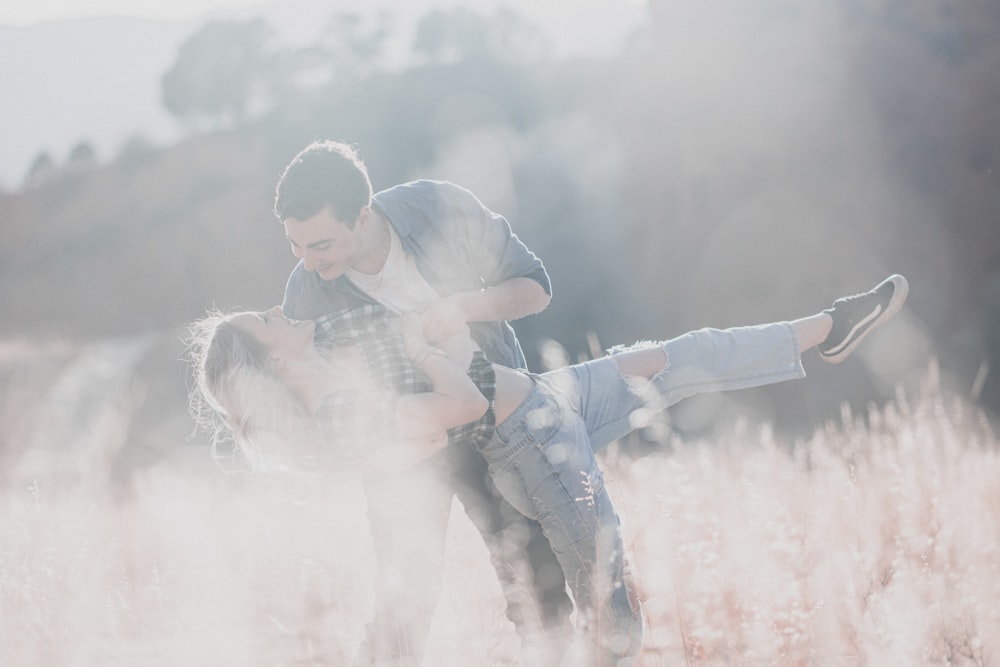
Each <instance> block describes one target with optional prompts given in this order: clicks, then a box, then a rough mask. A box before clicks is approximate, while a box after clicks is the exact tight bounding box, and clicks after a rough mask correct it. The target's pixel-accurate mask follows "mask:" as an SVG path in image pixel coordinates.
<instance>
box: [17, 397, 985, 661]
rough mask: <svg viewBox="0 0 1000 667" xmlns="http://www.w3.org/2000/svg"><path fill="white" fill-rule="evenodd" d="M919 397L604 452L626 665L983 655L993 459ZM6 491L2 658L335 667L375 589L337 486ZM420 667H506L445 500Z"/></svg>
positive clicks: (358, 506) (241, 478) (966, 413)
mask: <svg viewBox="0 0 1000 667" xmlns="http://www.w3.org/2000/svg"><path fill="white" fill-rule="evenodd" d="M998 453H1000V450H998V443H997V440H996V438H995V436H994V435H993V434H992V431H991V429H990V427H989V426H988V425H987V424H986V422H985V421H984V419H983V418H982V417H981V415H980V414H979V413H978V412H977V411H976V410H974V409H973V408H972V407H970V406H969V405H967V404H965V403H963V402H962V401H961V400H959V399H957V398H954V397H950V396H948V395H945V394H944V393H943V392H942V391H941V390H939V389H937V388H936V387H935V386H934V384H933V382H929V383H928V385H927V387H925V389H924V390H923V392H922V393H920V395H918V396H912V397H907V396H903V395H900V396H898V397H897V399H896V400H895V401H894V402H892V403H890V404H889V405H887V406H886V407H885V408H883V409H879V410H872V411H871V412H870V413H869V414H865V415H850V414H847V413H846V412H845V414H844V415H843V417H842V419H841V420H840V421H838V422H837V423H831V424H828V425H826V426H825V427H824V428H822V429H820V430H818V431H817V432H816V433H815V435H814V436H813V437H812V438H811V439H809V440H808V441H806V442H801V443H797V445H796V446H794V447H789V446H786V445H784V444H778V443H776V442H775V440H774V438H772V437H771V435H770V434H769V432H768V430H767V429H759V428H758V427H755V426H754V427H751V426H746V427H738V428H736V429H734V430H733V432H732V433H731V435H730V436H727V437H725V438H721V439H718V440H714V441H712V442H684V443H682V442H680V441H669V440H668V441H667V442H664V443H662V448H661V451H659V452H657V453H654V454H651V455H649V456H645V457H643V458H640V459H633V458H631V457H626V456H624V455H623V454H622V453H621V452H620V451H618V450H612V451H610V452H609V453H607V454H606V455H604V458H603V461H604V464H605V469H606V471H607V477H608V480H609V484H610V487H611V492H612V495H613V497H614V498H615V501H616V503H617V506H618V508H619V510H620V512H621V514H622V518H623V522H624V526H625V533H626V538H627V541H628V543H629V545H630V548H631V551H632V557H633V561H634V565H635V570H636V573H637V576H638V579H639V582H640V588H641V593H642V597H643V599H644V602H645V607H646V612H647V615H648V618H649V629H648V633H647V637H646V642H645V646H646V649H645V653H644V656H643V658H642V661H641V663H640V664H642V665H655V666H660V665H684V664H687V665H873V666H881V665H966V664H967V665H989V664H998V663H1000V483H998V480H1000V456H998ZM74 479H75V481H74V482H72V483H70V482H65V483H60V482H57V481H52V480H51V479H48V478H44V477H21V478H18V477H16V476H10V477H9V478H8V481H7V483H6V485H5V486H4V487H3V488H2V496H0V664H3V665H12V666H21V665H25V666H27V665H31V666H33V665H40V666H41V665H44V666H50V665H102V666H110V665H170V666H174V665H185V666H200V665H205V666H216V665H245V666H251V665H321V664H322V665H343V664H348V663H349V659H350V656H351V655H352V653H353V652H354V650H355V649H356V647H357V645H358V643H359V642H360V640H361V636H362V633H363V629H364V623H365V622H366V620H367V619H368V615H369V613H370V610H371V604H372V599H371V590H372V586H371V582H372V579H373V576H374V568H373V563H372V553H371V546H370V542H369V537H368V532H367V525H366V522H365V519H364V496H363V494H362V493H361V492H360V490H359V487H358V485H357V483H356V482H355V481H354V480H351V479H342V480H335V481H334V482H330V481H329V480H316V479H302V478H295V479H289V478H281V477H274V478H254V477H248V476H245V475H232V474H228V475H227V474H224V473H223V472H222V471H221V470H218V469H217V468H214V467H203V468H196V467H192V466H189V465H180V464H177V463H173V464H163V465H158V466H152V467H149V468H148V469H146V470H145V471H144V472H142V473H140V474H138V475H137V477H136V478H135V479H134V481H133V484H132V486H131V487H130V491H129V492H128V493H117V494H115V493H109V492H105V490H104V489H102V488H99V487H98V486H95V485H94V484H87V483H84V482H81V481H80V479H78V478H74ZM454 510H455V511H453V514H452V521H451V525H450V527H449V536H448V544H447V550H448V578H447V583H446V586H445V590H444V592H443V596H442V600H441V603H440V604H439V606H438V609H437V613H436V615H435V617H434V621H433V625H432V630H431V637H430V641H429V646H428V657H427V660H426V662H425V664H427V665H442V666H446V665H454V666H456V667H457V666H469V665H517V664H519V663H518V662H517V644H516V639H515V635H514V632H513V628H512V626H511V625H510V624H509V622H508V621H507V620H506V619H505V617H504V615H503V605H502V598H501V596H500V591H499V586H498V585H497V583H496V581H495V579H494V576H493V573H492V570H491V568H490V566H489V564H488V561H487V556H486V551H485V548H484V547H483V546H482V544H481V543H480V542H479V541H478V538H477V536H476V535H475V532H474V529H473V528H472V527H471V525H470V524H469V523H468V521H467V519H465V517H464V515H463V514H462V512H461V511H460V508H458V507H455V508H454Z"/></svg>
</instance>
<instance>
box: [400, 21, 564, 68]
mask: <svg viewBox="0 0 1000 667" xmlns="http://www.w3.org/2000/svg"><path fill="white" fill-rule="evenodd" d="M413 50H414V51H415V52H416V53H417V54H420V55H423V56H424V57H426V58H427V59H428V60H429V61H430V62H432V63H437V64H447V63H455V62H460V61H463V60H470V59H484V58H489V59H493V60H498V61H501V62H522V63H523V62H532V61H537V60H540V59H541V58H543V57H544V55H545V54H546V53H547V52H548V46H547V43H546V41H545V39H544V37H543V35H542V32H541V30H539V28H538V27H537V26H535V25H533V24H532V23H530V22H529V21H527V20H526V19H525V18H524V17H522V16H520V15H519V14H516V13H515V12H513V11H511V10H510V9H508V8H506V7H504V8H501V9H498V10H497V12H496V13H495V14H494V15H493V16H492V17H488V16H484V15H483V14H479V13H478V12H475V11H472V10H470V9H466V8H464V7H456V8H454V9H435V10H433V11H431V12H430V13H428V14H427V15H425V16H424V17H423V18H422V19H421V20H420V23H419V24H418V25H417V31H416V35H415V37H414V40H413Z"/></svg>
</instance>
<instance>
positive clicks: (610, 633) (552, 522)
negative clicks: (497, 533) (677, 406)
mask: <svg viewBox="0 0 1000 667" xmlns="http://www.w3.org/2000/svg"><path fill="white" fill-rule="evenodd" d="M651 345H652V344H651ZM655 345H660V346H662V347H663V349H664V351H665V352H666V354H667V363H666V365H665V366H664V368H663V370H661V371H660V372H659V373H657V375H655V376H654V377H653V378H652V379H651V380H646V379H645V378H634V377H625V376H623V375H622V373H621V372H620V370H619V368H618V364H617V363H616V362H615V360H614V355H612V356H608V357H604V358H601V359H597V360H594V361H588V362H586V363H582V364H576V365H574V366H568V367H566V368H561V369H559V370H556V371H551V372H548V373H544V374H541V375H535V376H533V377H534V379H535V388H534V390H533V391H532V392H531V394H530V395H529V396H528V398H527V399H526V400H525V401H524V402H523V403H522V404H521V405H520V406H519V407H518V408H517V409H516V410H515V411H514V413H513V414H512V415H511V416H510V417H509V418H507V419H506V420H505V421H504V422H503V423H502V424H500V425H498V426H497V428H496V433H495V434H494V436H493V438H492V439H491V440H490V442H489V443H488V444H486V445H485V446H483V447H482V448H481V453H482V455H483V457H484V458H485V459H486V461H487V462H488V463H489V471H490V476H491V477H492V478H493V481H494V483H495V484H496V487H497V488H498V489H499V491H500V493H501V494H502V495H503V496H504V498H505V499H506V500H507V502H509V503H510V504H511V505H512V506H513V507H514V508H516V509H517V510H518V511H519V512H521V513H522V514H524V515H525V516H528V517H530V518H532V519H536V520H537V521H538V522H539V523H540V524H541V526H542V530H543V532H544V533H545V536H546V537H547V538H548V540H549V542H550V544H551V545H552V549H553V551H554V552H555V554H556V557H557V558H558V560H559V564H560V565H561V567H562V569H563V573H564V574H565V576H566V581H567V583H568V585H569V587H570V589H571V591H572V593H573V598H574V600H575V602H576V605H577V609H578V614H579V615H580V616H579V620H580V622H581V626H582V627H583V629H584V631H585V632H587V633H588V635H589V636H590V638H591V639H592V640H593V642H594V644H595V651H596V652H595V656H594V657H595V659H596V660H597V664H601V665H604V664H610V665H618V666H619V667H625V665H629V664H632V662H631V661H630V658H635V657H636V656H637V655H638V653H639V648H640V646H641V644H642V611H641V609H640V607H639V604H638V601H637V600H636V599H635V597H634V595H633V594H632V592H631V584H630V582H629V581H628V577H627V574H626V571H627V567H626V562H625V554H624V546H623V543H622V536H621V530H620V526H619V520H618V515H617V513H616V512H615V509H614V506H613V505H612V502H611V498H610V497H609V496H608V493H607V490H606V489H605V487H604V477H603V475H602V473H601V470H600V468H599V467H598V465H597V461H596V460H595V458H594V452H595V451H598V450H600V449H601V448H603V447H605V446H607V445H608V444H609V443H611V442H613V441H614V440H617V439H618V438H621V437H622V436H624V435H626V434H628V433H629V432H630V431H632V430H634V429H635V428H636V427H637V426H638V425H640V422H641V419H642V416H643V415H642V414H641V413H640V412H637V411H645V410H653V411H658V410H662V409H664V408H666V407H668V406H670V405H673V404H674V403H677V402H678V401H680V400H682V399H684V398H687V397H689V396H693V395H695V394H699V393H704V392H713V391H730V390H735V389H746V388H749V387H757V386H761V385H766V384H772V383H776V382H783V381H785V380H792V379H797V378H802V377H804V376H805V371H804V370H803V369H802V363H801V359H800V357H799V349H798V344H797V342H796V339H795V336H794V334H793V332H792V328H791V325H790V324H788V323H787V322H781V323H775V324H765V325H759V326H752V327H738V328H733V329H725V330H719V329H700V330H698V331H692V332H689V333H687V334H684V335H683V336H680V337H678V338H674V339H672V340H669V341H666V342H663V343H655Z"/></svg>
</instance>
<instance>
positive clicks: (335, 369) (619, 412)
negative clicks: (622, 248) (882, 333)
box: [192, 275, 908, 665]
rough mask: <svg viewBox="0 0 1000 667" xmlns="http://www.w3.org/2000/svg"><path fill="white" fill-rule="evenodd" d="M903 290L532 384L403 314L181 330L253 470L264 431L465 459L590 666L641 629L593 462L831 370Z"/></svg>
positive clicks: (229, 319) (710, 332) (221, 319)
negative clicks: (537, 561) (815, 368)
mask: <svg viewBox="0 0 1000 667" xmlns="http://www.w3.org/2000/svg"><path fill="white" fill-rule="evenodd" d="M907 291H908V286H907V283H906V280H905V279H904V278H903V277H902V276H898V275H894V276H890V277H889V278H888V279H886V280H885V281H883V282H882V283H880V284H879V285H878V286H876V287H875V288H874V289H873V290H871V291H870V292H866V293H863V294H860V295H856V296H853V297H847V298H845V299H839V300H837V301H836V302H835V303H834V306H833V307H832V308H830V309H828V310H826V311H822V312H820V313H817V314H815V315H812V316H809V317H805V318H802V319H797V320H794V321H791V322H779V323H772V324H764V325H758V326H751V327H739V328H733V329H726V330H717V329H702V330H699V331H694V332H690V333H687V334H685V335H683V336H680V337H679V338H675V339H672V340H669V341H666V342H663V343H644V344H638V345H636V346H633V347H631V348H628V349H618V350H615V351H613V353H612V354H611V355H609V356H607V357H604V358H602V359H597V360H594V361H589V362H586V363H583V364H577V365H574V366H569V367H567V368H563V369H559V370H556V371H552V372H548V373H543V374H541V375H535V374H530V373H527V372H524V371H515V370H511V369H508V368H505V367H503V366H498V365H492V364H490V363H489V362H488V361H487V360H485V359H484V358H483V356H482V355H481V353H470V351H469V349H468V346H467V345H466V343H467V341H463V340H452V341H449V344H448V345H447V347H449V348H450V349H449V353H448V354H445V352H444V351H442V349H439V348H437V347H433V346H431V345H429V344H428V343H427V341H426V340H425V339H424V337H423V335H422V332H421V329H420V324H419V319H418V318H417V317H416V316H405V317H403V318H401V321H399V322H400V324H401V326H400V327H399V329H398V331H397V330H395V329H394V327H393V325H391V324H390V322H396V321H398V320H397V318H393V319H389V318H386V317H385V313H384V312H381V311H377V310H376V311H373V312H372V313H371V315H372V317H371V327H372V328H371V331H370V335H367V336H362V337H360V338H361V339H364V340H365V344H366V345H368V346H369V347H367V348H366V347H365V345H361V346H357V345H352V346H332V347H330V348H328V349H327V348H323V349H321V348H318V347H317V346H316V345H315V344H314V341H313V333H314V325H313V323H312V322H296V321H291V320H287V319H285V318H284V317H283V316H282V314H281V309H280V308H277V307H276V308H273V309H271V310H269V311H267V312H264V313H253V312H240V313H232V314H228V315H223V314H214V315H212V316H210V317H208V318H206V319H204V320H202V321H200V322H199V323H196V325H195V327H194V334H195V335H194V337H193V346H192V353H193V361H194V363H195V371H196V375H197V388H198V390H199V391H200V392H201V400H203V401H204V402H205V404H207V405H208V406H209V407H210V408H211V409H212V410H213V411H214V412H215V413H216V414H217V415H220V416H222V417H223V419H224V421H225V425H226V426H227V427H228V428H229V429H231V431H232V433H233V434H234V437H235V439H236V441H237V442H238V443H239V444H240V445H241V447H242V448H244V450H245V451H247V452H248V454H249V455H250V457H251V459H252V460H256V461H263V460H267V459H268V458H269V457H270V455H271V454H272V452H271V451H269V450H268V448H267V445H266V443H264V441H263V440H264V438H265V437H266V435H267V434H284V435H291V436H292V437H291V438H287V437H286V438H284V440H285V441H288V440H290V441H292V442H295V443H297V444H299V443H307V442H308V443H311V444H312V445H313V446H314V447H315V448H316V451H317V452H319V451H324V447H323V445H321V444H320V442H323V443H325V444H326V445H327V447H325V450H326V451H331V450H332V449H333V447H330V445H333V446H335V447H336V449H337V451H338V452H339V453H340V454H343V453H344V452H348V451H349V452H352V453H353V454H354V455H355V456H356V457H357V458H359V459H361V460H362V461H364V462H365V463H366V464H368V465H399V464H401V463H405V462H406V461H408V460H418V459H420V458H423V457H426V456H429V455H430V454H432V453H434V452H435V451H437V450H438V449H440V448H441V447H442V446H443V445H444V444H445V443H446V440H445V438H444V437H443V435H442V434H443V433H444V432H445V431H447V432H448V438H450V439H451V440H452V441H455V440H462V441H464V442H468V443H469V445H470V446H473V447H475V448H477V449H478V450H479V451H480V452H481V453H482V455H483V456H484V457H485V458H486V460H487V462H488V463H489V469H490V475H491V476H492V477H493V480H494V482H495V484H496V486H497V488H498V489H499V490H500V492H501V493H502V494H503V496H504V497H505V499H506V500H507V501H508V502H509V503H510V504H511V505H512V506H513V507H515V508H516V509H517V510H518V511H520V512H522V513H523V514H525V515H526V516H529V517H531V518H533V519H536V520H538V521H539V523H540V524H541V525H542V528H543V530H544V531H545V534H546V537H547V538H548V539H549V541H550V542H551V544H552V547H553V551H554V552H555V553H556V555H557V557H558V558H559V561H560V565H561V566H562V568H563V571H564V574H565V575H566V580H567V582H568V584H569V585H570V587H571V589H572V592H573V597H574V600H575V602H576V604H577V607H578V609H579V613H580V619H581V621H582V624H583V625H584V626H587V627H592V628H594V632H593V633H592V636H593V638H594V640H595V644H596V650H595V655H596V656H597V658H598V660H599V661H602V662H601V663H600V664H605V662H604V661H606V662H607V664H619V665H621V664H628V659H629V658H634V657H635V656H636V655H637V653H638V649H639V647H640V645H641V636H642V617H641V611H640V609H639V606H638V604H637V603H636V601H635V600H634V599H633V597H632V596H631V595H630V592H629V588H630V587H629V586H628V582H627V581H626V575H625V567H624V563H623V560H624V559H623V552H624V549H623V544H622V538H621V534H620V531H619V528H618V517H617V514H616V513H615V510H614V507H613V505H612V503H611V500H610V498H609V497H608V494H607V491H606V489H605V488H604V483H603V477H602V474H601V471H600V469H599V468H598V466H597V463H596V461H595V459H594V451H596V450H599V449H600V448H602V447H604V446H605V445H607V444H608V443H610V442H612V441H614V440H616V439H618V438H620V437H622V436H624V435H625V434H627V433H628V432H629V431H631V430H633V429H635V428H637V427H640V426H642V425H644V423H645V421H646V419H647V418H648V415H650V414H651V413H652V412H655V411H658V410H662V409H663V408H665V407H667V406H669V405H672V404H674V403H676V402H677V401H680V400H681V399H683V398H685V397H688V396H692V395H694V394H697V393H701V392H709V391H727V390H734V389H743V388H748V387H754V386H760V385H765V384H771V383H775V382H782V381H785V380H790V379H795V378H801V377H803V376H804V375H805V373H804V371H803V369H802V364H801V358H800V356H801V353H802V352H805V351H806V350H809V349H812V348H814V347H815V348H818V349H819V353H820V355H821V357H822V358H824V359H825V360H827V361H830V362H832V363H837V362H839V361H841V360H843V359H844V358H846V356H847V355H849V354H850V353H851V352H852V351H853V350H854V349H855V347H856V346H857V345H858V343H860V341H861V340H862V339H863V338H864V336H865V335H867V333H869V332H870V331H872V330H873V329H874V328H875V327H877V326H879V325H881V324H882V323H884V322H885V321H887V320H888V319H890V318H891V317H892V316H893V315H895V314H896V312H898V310H899V308H900V307H901V306H902V304H903V302H904V301H905V299H906V295H907ZM359 340H360V339H359ZM393 344H396V345H399V346H401V348H402V350H403V351H404V352H405V355H406V357H408V358H409V360H410V361H411V363H412V366H413V367H415V368H417V369H419V370H420V371H422V373H423V374H424V375H425V376H426V377H425V379H423V380H421V381H420V382H417V383H416V384H413V383H410V384H408V385H406V389H404V390H403V391H400V386H399V385H398V384H397V385H396V386H393V383H392V382H388V381H385V380H384V379H381V380H380V378H379V377H378V376H379V373H378V372H375V373H373V372H372V371H377V368H376V364H374V363H372V359H373V354H374V353H373V352H372V349H371V347H370V346H371V345H382V346H391V345H393ZM470 354H471V356H472V362H471V365H470V364H469V363H468V359H469V356H470ZM456 362H457V363H456ZM467 369H468V373H467V372H466V370H467ZM421 382H422V384H421ZM403 392H409V393H403ZM314 425H315V426H318V427H319V428H318V432H319V434H320V437H319V438H317V437H316V431H317V429H316V428H315V426H314ZM308 434H311V435H308ZM314 453H315V452H314ZM297 456H299V457H302V456H303V454H302V453H301V452H300V453H298V454H297ZM621 659H625V660H626V662H616V661H617V660H621Z"/></svg>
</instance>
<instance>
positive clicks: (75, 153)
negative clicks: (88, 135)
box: [67, 141, 97, 171]
mask: <svg viewBox="0 0 1000 667" xmlns="http://www.w3.org/2000/svg"><path fill="white" fill-rule="evenodd" d="M96 164H97V151H95V150H94V147H93V146H92V145H91V144H90V142H89V141H81V142H80V143H78V144H77V145H76V146H74V147H73V150H71V151H70V152H69V161H68V163H67V166H68V168H69V169H71V170H73V171H81V170H86V169H90V168H91V167H93V166H94V165H96Z"/></svg>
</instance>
